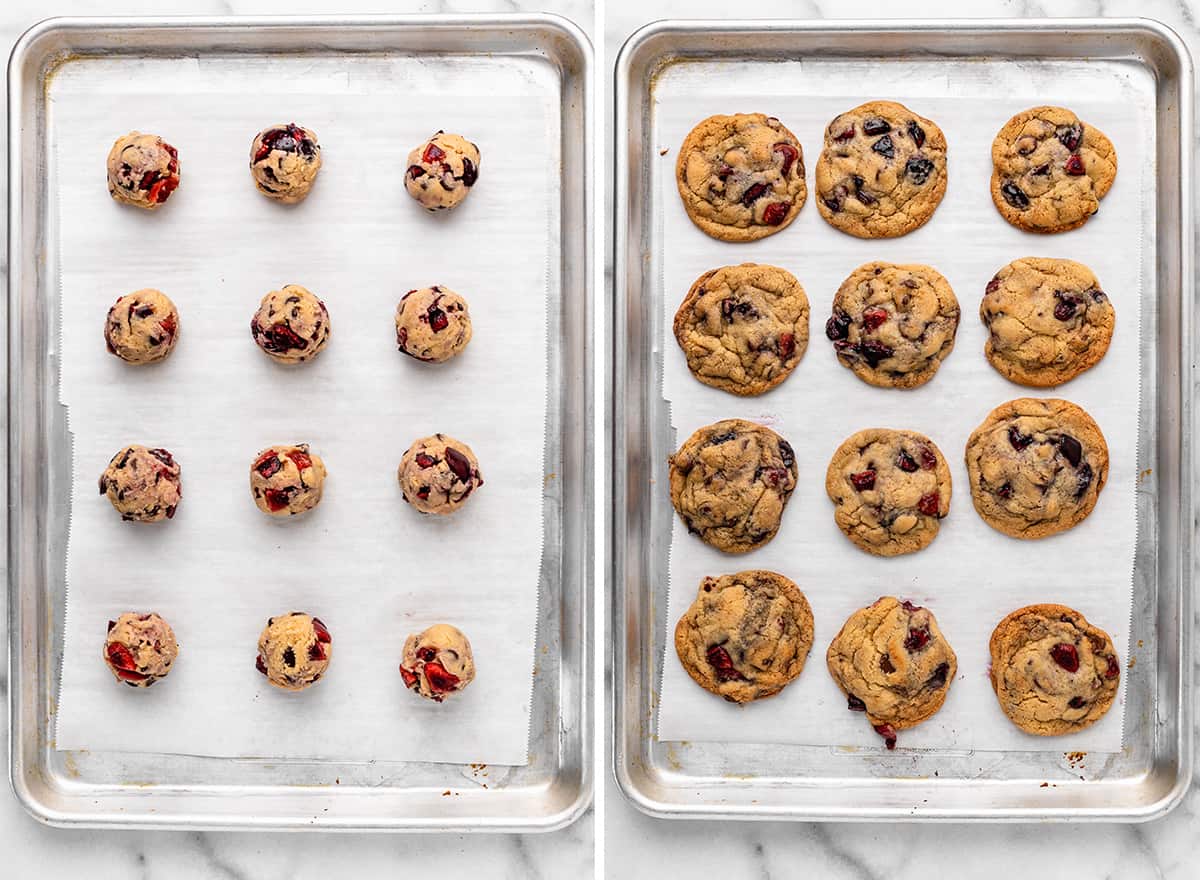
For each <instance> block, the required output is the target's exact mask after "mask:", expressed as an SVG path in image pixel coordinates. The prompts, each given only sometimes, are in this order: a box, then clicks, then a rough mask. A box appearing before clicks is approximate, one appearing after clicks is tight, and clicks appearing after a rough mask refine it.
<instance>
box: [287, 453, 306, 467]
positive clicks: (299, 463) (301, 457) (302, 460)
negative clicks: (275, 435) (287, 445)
mask: <svg viewBox="0 0 1200 880" xmlns="http://www.w3.org/2000/svg"><path fill="white" fill-rule="evenodd" d="M287 457H288V458H290V459H291V460H292V461H293V462H295V464H296V467H298V468H300V470H302V471H303V470H307V469H308V468H310V467H312V459H311V458H309V457H308V456H307V455H306V454H305V453H303V452H300V451H299V450H292V451H291V452H289V453H288V454H287Z"/></svg>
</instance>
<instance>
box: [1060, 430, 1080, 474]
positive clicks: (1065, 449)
mask: <svg viewBox="0 0 1200 880" xmlns="http://www.w3.org/2000/svg"><path fill="white" fill-rule="evenodd" d="M1058 451H1059V452H1061V453H1062V454H1063V458H1065V459H1066V460H1067V461H1069V462H1070V463H1071V467H1079V462H1080V460H1081V459H1082V458H1083V446H1082V445H1081V444H1080V442H1079V441H1078V440H1076V439H1075V438H1074V437H1071V436H1069V435H1067V434H1063V435H1062V436H1061V437H1059V438H1058Z"/></svg>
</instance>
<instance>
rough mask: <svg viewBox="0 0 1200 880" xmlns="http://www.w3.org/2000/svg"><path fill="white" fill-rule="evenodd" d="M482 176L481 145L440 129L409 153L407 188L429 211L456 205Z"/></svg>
mask: <svg viewBox="0 0 1200 880" xmlns="http://www.w3.org/2000/svg"><path fill="white" fill-rule="evenodd" d="M478 179H479V147H477V146H475V145H474V144H473V143H471V142H470V141H469V140H467V139H466V138H464V137H463V136H462V135H458V134H446V133H445V132H444V131H439V132H438V133H437V134H435V135H434V136H433V137H431V138H430V139H429V140H428V141H426V142H425V143H423V144H421V145H420V146H419V147H417V148H416V149H415V150H413V151H412V152H411V153H409V154H408V170H407V171H405V172H404V188H405V189H407V190H408V194H409V195H410V196H412V197H413V198H414V199H416V200H417V204H419V205H420V206H421V207H422V208H424V209H425V210H427V211H445V210H446V209H448V208H453V207H454V206H455V205H457V204H459V203H460V202H461V201H462V200H463V199H465V198H466V197H467V196H468V195H469V194H470V192H471V187H473V186H474V185H475V181H476V180H478Z"/></svg>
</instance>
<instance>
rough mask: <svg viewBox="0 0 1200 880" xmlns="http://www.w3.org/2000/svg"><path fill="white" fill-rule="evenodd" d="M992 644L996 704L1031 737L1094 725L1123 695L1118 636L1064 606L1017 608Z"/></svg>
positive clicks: (1057, 733)
mask: <svg viewBox="0 0 1200 880" xmlns="http://www.w3.org/2000/svg"><path fill="white" fill-rule="evenodd" d="M988 647H989V648H990V649H991V652H992V667H991V670H990V675H991V678H992V687H993V688H994V689H995V691H996V699H997V700H999V701H1000V708H1001V709H1003V710H1004V714H1005V715H1007V716H1008V717H1009V720H1011V721H1012V723H1013V724H1015V725H1017V727H1019V728H1021V729H1022V730H1024V731H1025V732H1026V733H1034V734H1037V735H1038V736H1058V735H1060V734H1063V733H1074V732H1076V731H1079V730H1083V729H1084V728H1085V727H1091V726H1092V725H1093V724H1095V723H1096V722H1097V721H1099V720H1100V719H1101V718H1102V717H1103V716H1104V713H1105V712H1107V711H1108V710H1109V707H1111V706H1112V704H1113V700H1114V699H1115V698H1116V696H1117V689H1118V687H1119V685H1120V681H1121V664H1120V663H1119V662H1118V660H1117V654H1116V651H1115V650H1114V649H1113V643H1112V639H1111V638H1109V636H1108V633H1106V632H1105V631H1104V630H1102V629H1100V628H1098V627H1095V626H1092V625H1091V624H1090V623H1088V622H1087V620H1086V619H1085V618H1084V616H1083V615H1082V614H1080V613H1079V612H1078V611H1075V610H1074V609H1072V608H1067V607H1066V606H1065V605H1029V606H1027V607H1025V608H1018V609H1017V610H1016V611H1014V612H1013V613H1012V614H1010V615H1008V617H1006V618H1004V619H1003V620H1002V621H1000V623H999V624H997V626H996V629H995V631H994V632H993V633H992V639H991V641H990V642H989V644H988Z"/></svg>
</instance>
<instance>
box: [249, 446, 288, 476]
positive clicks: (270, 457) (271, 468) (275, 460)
mask: <svg viewBox="0 0 1200 880" xmlns="http://www.w3.org/2000/svg"><path fill="white" fill-rule="evenodd" d="M281 467H283V462H281V461H280V460H279V456H277V455H276V454H275V452H274V450H271V449H268V450H267V451H266V452H264V453H263V454H262V455H261V456H260V457H259V459H258V461H256V462H254V469H255V470H256V471H258V472H259V474H261V475H262V476H263V477H264V478H266V477H271V476H273V475H275V474H277V473H279V469H280V468H281Z"/></svg>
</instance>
